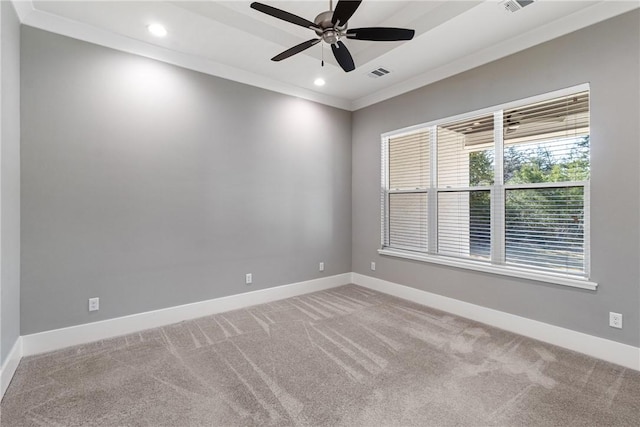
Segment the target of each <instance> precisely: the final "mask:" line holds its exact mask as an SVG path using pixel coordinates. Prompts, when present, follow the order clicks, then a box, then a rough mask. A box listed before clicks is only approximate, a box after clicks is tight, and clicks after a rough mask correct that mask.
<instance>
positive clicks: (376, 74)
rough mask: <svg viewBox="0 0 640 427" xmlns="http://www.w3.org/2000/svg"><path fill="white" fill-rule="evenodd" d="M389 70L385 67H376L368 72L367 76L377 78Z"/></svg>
mask: <svg viewBox="0 0 640 427" xmlns="http://www.w3.org/2000/svg"><path fill="white" fill-rule="evenodd" d="M390 72H391V71H389V70H387V69H386V68H383V67H378V68H376V69H375V70H373V71H370V72H368V73H367V76H369V77H372V78H374V79H377V78H378V77H382V76H386V75H387V74H389V73H390Z"/></svg>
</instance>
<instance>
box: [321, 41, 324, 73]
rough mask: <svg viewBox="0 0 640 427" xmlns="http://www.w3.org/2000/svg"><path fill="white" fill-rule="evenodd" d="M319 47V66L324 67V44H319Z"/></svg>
mask: <svg viewBox="0 0 640 427" xmlns="http://www.w3.org/2000/svg"><path fill="white" fill-rule="evenodd" d="M320 48H321V49H322V61H320V66H321V67H324V44H321V45H320Z"/></svg>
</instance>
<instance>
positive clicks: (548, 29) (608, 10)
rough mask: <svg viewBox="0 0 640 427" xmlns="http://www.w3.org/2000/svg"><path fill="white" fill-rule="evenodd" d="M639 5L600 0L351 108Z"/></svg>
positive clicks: (354, 108)
mask: <svg viewBox="0 0 640 427" xmlns="http://www.w3.org/2000/svg"><path fill="white" fill-rule="evenodd" d="M639 7H640V2H637V1H615V2H614V1H606V0H605V1H601V2H599V3H597V4H595V5H593V6H591V7H588V8H586V9H582V10H580V11H578V12H576V13H573V14H571V15H568V16H565V17H563V18H560V19H558V20H555V21H552V22H550V23H548V24H546V25H544V26H542V27H538V28H536V29H534V30H531V31H529V32H526V33H523V34H521V35H519V36H518V37H513V38H511V39H509V40H505V41H504V42H502V43H499V44H495V45H493V46H491V47H488V48H486V49H483V50H480V51H478V52H476V53H474V54H472V55H468V56H466V57H464V58H460V59H458V60H455V61H452V62H449V63H448V64H445V65H443V66H441V67H438V68H434V69H432V70H430V71H428V72H426V73H423V74H421V75H419V76H416V77H413V78H410V79H408V80H405V81H404V82H401V83H398V84H395V85H393V86H390V87H387V88H384V89H382V90H380V91H378V92H375V93H372V94H371V95H367V96H363V97H361V98H359V99H356V100H354V101H353V102H352V104H351V110H352V111H355V110H359V109H361V108H365V107H368V106H370V105H373V104H377V103H379V102H382V101H385V100H387V99H390V98H393V97H395V96H398V95H402V94H403V93H407V92H410V91H412V90H415V89H418V88H421V87H423V86H426V85H428V84H431V83H434V82H436V81H438V80H442V79H445V78H447V77H451V76H454V75H456V74H460V73H462V72H465V71H468V70H471V69H472V68H476V67H479V66H481V65H484V64H488V63H489V62H492V61H495V60H497V59H500V58H504V57H505V56H508V55H511V54H514V53H517V52H520V51H522V50H524V49H527V48H530V47H533V46H535V45H538V44H541V43H544V42H546V41H549V40H553V39H555V38H558V37H560V36H563V35H566V34H569V33H572V32H574V31H577V30H579V29H581V28H585V27H588V26H590V25H593V24H596V23H598V22H601V21H604V20H606V19H609V18H613V17H614V16H617V15H621V14H623V13H625V12H629V11H631V10H633V9H637V8H639Z"/></svg>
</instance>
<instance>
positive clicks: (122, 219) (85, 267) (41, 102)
mask: <svg viewBox="0 0 640 427" xmlns="http://www.w3.org/2000/svg"><path fill="white" fill-rule="evenodd" d="M21 65H22V111H23V115H22V213H23V216H22V334H31V333H35V332H39V331H44V330H49V329H55V328H60V327H65V326H70V325H76V324H81V323H86V322H91V321H96V320H101V319H108V318H113V317H118V316H123V315H128V314H132V313H139V312H144V311H148V310H153V309H159V308H163V307H169V306H175V305H179V304H184V303H190V302H194V301H201V300H206V299H210V298H216V297H222V296H226V295H232V294H238V293H242V292H246V291H251V290H257V289H262V288H268V287H272V286H276V285H283V284H288V283H293V282H298V281H303V280H308V279H313V278H318V277H323V276H330V275H334V274H339V273H346V272H349V271H351V186H350V182H351V113H350V112H347V111H342V110H338V109H335V108H330V107H327V106H323V105H319V104H315V103H312V102H308V101H304V100H300V99H297V98H293V97H289V96H285V95H280V94H277V93H273V92H269V91H266V90H262V89H257V88H254V87H250V86H246V85H242V84H238V83H234V82H231V81H227V80H223V79H219V78H215V77H212V76H207V75H204V74H200V73H196V72H193V71H188V70H185V69H181V68H179V67H175V66H171V65H167V64H165V63H161V62H157V61H153V60H150V59H147V58H142V57H139V56H135V55H130V54H126V53H122V52H118V51H115V50H111V49H106V48H103V47H99V46H96V45H92V44H89V43H85V42H81V41H77V40H74V39H70V38H66V37H63V36H59V35H54V34H51V33H48V32H45V31H41V30H37V29H34V28H30V27H23V28H22V64H21ZM320 261H324V262H325V265H326V270H325V272H324V273H319V272H318V262H320ZM249 272H250V273H253V280H254V284H253V285H252V286H246V285H245V284H244V278H245V273H249ZM90 297H100V311H98V312H92V313H89V312H88V309H87V299H88V298H90Z"/></svg>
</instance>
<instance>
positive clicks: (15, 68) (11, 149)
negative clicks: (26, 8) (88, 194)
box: [0, 1, 20, 365]
mask: <svg viewBox="0 0 640 427" xmlns="http://www.w3.org/2000/svg"><path fill="white" fill-rule="evenodd" d="M0 8H1V10H0V15H1V18H2V24H1V29H2V36H1V37H0V39H1V40H2V46H1V47H0V53H1V54H0V61H1V63H0V76H1V78H0V80H1V83H0V84H1V85H2V87H1V88H0V93H1V94H2V96H1V98H2V105H1V106H0V112H1V114H0V129H1V136H0V145H1V152H0V174H1V176H0V185H1V189H0V192H1V195H2V196H1V200H0V246H1V247H0V250H1V251H2V252H1V254H2V255H1V257H0V337H1V338H0V365H1V364H3V363H4V362H5V360H6V358H7V355H8V354H9V352H10V351H11V349H12V347H13V345H14V344H15V342H16V340H17V339H18V337H19V336H20V22H19V21H18V17H17V15H16V13H15V10H14V9H13V4H11V2H6V1H3V2H0Z"/></svg>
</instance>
